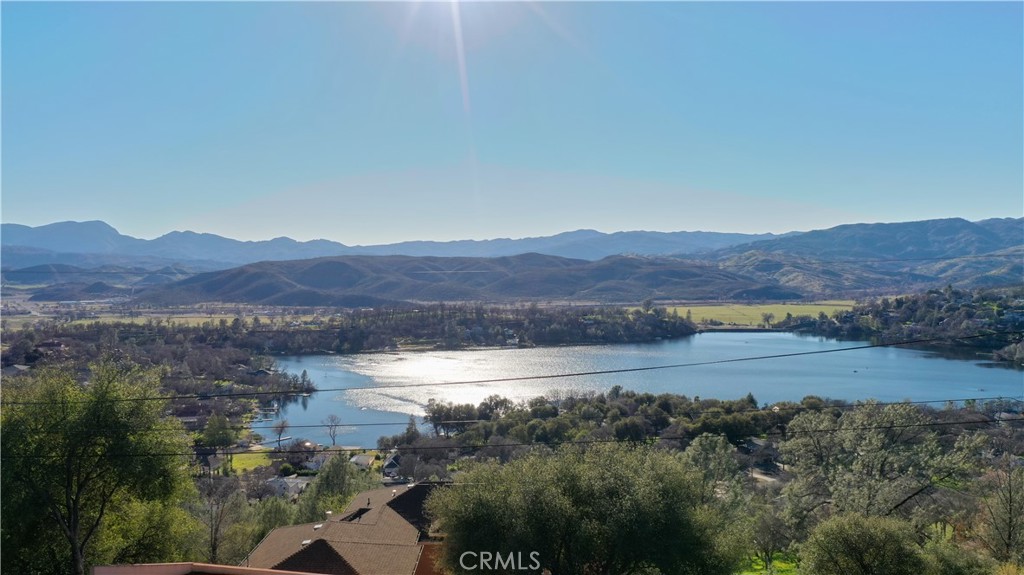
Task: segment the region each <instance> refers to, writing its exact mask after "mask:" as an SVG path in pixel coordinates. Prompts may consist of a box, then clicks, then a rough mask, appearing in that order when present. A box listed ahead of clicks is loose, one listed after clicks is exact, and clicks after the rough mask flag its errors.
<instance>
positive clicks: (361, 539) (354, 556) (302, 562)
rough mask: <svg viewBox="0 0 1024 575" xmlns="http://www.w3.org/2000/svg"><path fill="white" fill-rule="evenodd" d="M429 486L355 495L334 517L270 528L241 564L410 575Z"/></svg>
mask: <svg viewBox="0 0 1024 575" xmlns="http://www.w3.org/2000/svg"><path fill="white" fill-rule="evenodd" d="M433 487H434V484H429V483H424V484H416V485H412V486H405V485H402V486H398V487H386V488H382V489H374V490H371V491H365V492H363V493H360V494H359V495H357V496H356V497H355V498H354V499H353V500H352V502H351V503H350V504H349V506H348V508H346V509H345V511H344V512H343V513H342V514H341V516H340V517H339V518H332V519H330V520H324V521H323V522H321V523H316V524H313V523H307V524H304V525H291V526H288V527H279V528H277V529H275V530H273V531H271V532H270V534H268V535H267V536H266V538H264V539H263V541H262V542H260V544H259V545H258V546H257V547H256V549H254V550H253V551H252V553H250V554H249V558H248V561H247V565H248V566H251V567H270V568H281V569H292V570H296V571H309V572H312V573H328V574H332V575H350V574H351V575H405V574H408V575H412V574H413V573H414V572H415V571H416V570H417V564H418V562H419V559H420V553H421V547H420V545H419V542H420V540H421V539H423V538H425V532H426V528H427V520H426V519H425V517H424V514H423V503H424V502H425V501H426V497H427V495H428V494H429V493H430V491H431V490H432V489H433ZM334 557H336V559H335V558H334ZM332 569H333V570H332ZM345 569H349V570H345Z"/></svg>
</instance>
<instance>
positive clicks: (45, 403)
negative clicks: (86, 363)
mask: <svg viewBox="0 0 1024 575" xmlns="http://www.w3.org/2000/svg"><path fill="white" fill-rule="evenodd" d="M75 373H76V372H75V371H74V369H72V368H71V367H64V368H51V369H46V370H43V371H41V372H40V373H39V374H37V375H35V376H33V377H25V378H18V379H17V380H16V381H11V382H6V381H5V382H4V386H3V389H2V393H3V401H4V404H5V405H4V409H3V414H2V422H3V434H2V439H0V440H2V453H3V465H2V467H0V473H2V489H3V493H4V506H3V511H2V517H3V518H2V521H3V529H2V532H3V548H4V570H5V571H7V570H8V569H12V570H19V569H18V567H17V566H18V565H19V564H24V563H26V562H27V563H32V562H33V561H40V559H39V557H28V556H29V555H33V554H35V553H36V552H37V550H39V549H40V547H39V546H38V545H37V544H36V543H34V542H35V541H42V540H45V541H48V542H51V543H47V544H46V545H45V547H44V548H43V552H44V553H46V554H47V556H48V558H49V559H54V560H56V559H59V560H61V561H64V562H65V565H67V566H68V569H67V571H70V572H71V573H74V574H76V575H84V574H85V573H86V572H87V569H88V564H89V563H91V562H92V560H93V559H95V558H97V555H96V554H97V553H98V551H97V549H98V541H99V539H101V538H102V537H103V532H104V529H105V528H106V527H110V524H111V523H113V522H116V517H114V516H116V513H117V512H118V511H119V510H122V509H126V508H128V507H130V506H133V505H137V504H148V503H159V502H165V501H174V500H177V499H178V498H180V497H181V496H182V494H183V492H184V491H185V489H187V486H188V485H189V481H188V478H187V475H186V473H185V470H186V469H187V466H188V465H187V464H188V459H187V457H188V455H187V454H188V443H187V441H186V436H185V433H184V430H183V429H182V428H181V426H180V424H178V423H177V421H176V420H174V419H173V418H167V417H164V416H163V410H164V402H163V401H159V400H156V399H155V398H156V397H157V395H158V389H159V377H160V374H159V372H158V371H157V370H143V369H140V368H138V367H137V366H134V365H129V364H125V363H120V362H115V361H111V360H107V361H103V362H101V363H98V364H94V365H92V366H91V372H90V374H89V381H88V383H86V384H82V383H79V382H78V381H76V379H75ZM152 509H156V508H155V507H154V508H152ZM112 513H113V514H114V516H112ZM110 531H111V532H113V531H115V530H114V529H110ZM56 540H62V541H63V545H62V546H59V547H58V546H57V545H56V543H55V541H56ZM107 543H111V541H107ZM112 544H113V545H114V546H117V542H116V541H113V542H112ZM119 551H120V550H119V549H114V550H105V553H106V555H105V557H112V556H116V555H117V554H118V553H119ZM100 558H101V559H102V558H104V557H100ZM43 561H45V559H43ZM50 568H51V569H53V567H52V566H51V567H50ZM67 571H66V572H67Z"/></svg>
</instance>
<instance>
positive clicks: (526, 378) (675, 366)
mask: <svg viewBox="0 0 1024 575" xmlns="http://www.w3.org/2000/svg"><path fill="white" fill-rule="evenodd" d="M1020 334H1024V331H1020V330H1017V331H1002V332H989V333H979V334H974V335H967V336H943V337H932V338H923V339H913V340H902V341H895V342H888V343H873V344H868V345H859V346H852V347H841V348H836V349H820V350H814V351H800V352H793V353H780V354H771V355H758V356H748V357H737V358H731V359H717V360H710V361H699V362H692V363H677V364H670V365H655V366H649V367H630V368H622V369H605V370H593V371H580V372H571V373H556V374H540V375H527V376H514V377H499V378H491V379H476V380H467V381H448V382H432V383H401V384H391V385H379V386H378V385H367V386H354V387H337V388H327V389H314V390H309V391H304V390H277V391H245V392H228V393H197V394H182V395H167V396H148V397H125V398H117V399H111V400H110V401H167V400H171V399H198V400H209V399H217V398H221V397H254V396H267V395H269V396H277V395H281V396H284V395H303V394H312V393H328V392H341V391H380V390H384V389H401V388H406V389H407V388H416V387H441V386H455V385H484V384H491V383H508V382H514V381H533V380H545V379H564V378H569V377H586V376H593V375H609V374H618V373H637V372H644V371H655V370H663V369H679V368H687V367H700V366H707V365H721V364H727V363H739V362H747V361H762V360H767V359H781V358H789V357H802V356H809V355H823V354H828V353H840V352H848V351H856V350H863V349H873V348H880V347H897V346H903V345H921V344H927V343H937V342H940V341H952V340H967V339H978V338H983V337H993V336H1004V335H1020ZM88 401H89V400H79V401H77V402H78V403H86V402H88ZM52 403H54V402H49V401H36V402H32V401H4V402H0V404H2V405H49V404H52Z"/></svg>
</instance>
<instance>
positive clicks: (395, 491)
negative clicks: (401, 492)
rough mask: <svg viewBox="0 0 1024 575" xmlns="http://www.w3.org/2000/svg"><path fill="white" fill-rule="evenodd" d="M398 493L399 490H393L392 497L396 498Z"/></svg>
mask: <svg viewBox="0 0 1024 575" xmlns="http://www.w3.org/2000/svg"><path fill="white" fill-rule="evenodd" d="M396 493H398V490H397V489H392V490H391V496H392V497H394V496H395V494H396Z"/></svg>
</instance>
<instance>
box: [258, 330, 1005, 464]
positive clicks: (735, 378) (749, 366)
mask: <svg viewBox="0 0 1024 575" xmlns="http://www.w3.org/2000/svg"><path fill="white" fill-rule="evenodd" d="M862 345H865V344H864V343H861V342H850V341H836V340H830V339H826V338H820V337H810V336H801V335H796V334H791V333H765V332H760V333H758V332H753V333H751V332H747V333H728V332H715V333H702V334H697V335H694V336H690V337H687V338H681V339H675V340H668V341H661V342H655V343H648V344H623V345H603V346H573V347H557V348H532V349H484V350H469V351H428V352H395V353H374V354H360V355H345V356H339V355H330V356H294V357H291V356H289V357H280V358H277V364H278V368H279V369H283V370H285V371H288V372H290V373H295V374H300V373H301V372H302V371H303V370H306V373H307V374H308V376H309V377H310V379H312V380H313V382H314V383H315V384H316V386H317V388H318V389H320V390H325V391H320V392H317V393H314V394H312V395H311V396H310V397H304V398H301V399H300V400H299V401H297V402H295V403H290V404H287V405H285V406H283V407H282V409H281V411H280V413H279V414H278V416H277V418H276V419H287V420H288V422H289V424H290V425H291V427H290V428H289V430H288V431H287V432H286V435H291V436H293V437H302V438H305V439H309V440H312V441H315V442H318V443H324V444H330V438H329V437H328V435H327V432H326V430H325V429H324V428H323V426H321V425H320V422H321V421H322V420H323V419H324V418H326V417H327V416H328V415H330V414H335V415H337V416H339V417H340V418H341V419H342V421H343V422H344V423H346V424H356V425H355V426H348V427H344V428H342V429H341V432H340V433H339V435H338V445H346V446H360V447H375V446H376V442H377V438H378V437H379V436H381V435H393V434H396V433H399V432H400V431H402V430H403V429H404V427H405V426H406V425H407V423H408V419H409V415H410V414H411V415H416V416H419V415H422V414H423V406H424V405H426V403H427V401H428V400H429V399H431V398H436V399H438V400H441V401H451V402H454V403H473V404H477V403H479V402H480V401H481V400H482V399H484V398H485V397H487V396H489V395H492V394H497V395H502V396H505V397H508V398H510V399H513V400H520V399H528V398H531V397H536V396H538V395H545V394H552V393H565V392H586V391H596V392H604V391H607V390H608V389H610V388H611V387H612V386H615V385H621V386H622V387H623V388H624V389H627V390H634V391H638V392H651V393H656V394H657V393H678V394H683V395H687V396H690V397H693V396H700V397H705V398H709V397H714V398H719V399H737V398H741V397H743V396H745V395H746V394H747V393H753V394H754V397H756V398H757V400H758V402H760V403H762V404H763V403H773V402H776V401H783V400H791V401H799V400H800V399H801V398H803V397H804V396H806V395H819V396H825V397H832V398H838V399H846V400H858V399H869V398H874V399H878V400H880V401H901V400H904V399H911V400H914V401H937V400H947V399H966V398H973V397H997V396H1013V397H1017V398H1020V397H1022V396H1024V372H1022V371H1019V370H1015V369H1011V368H1008V367H1005V366H1003V365H999V364H994V363H992V362H989V361H985V360H982V359H979V360H977V361H971V360H964V359H950V358H947V357H943V356H942V355H940V354H936V353H932V352H926V351H920V350H913V349H902V348H870V349H858V350H851V351H842V352H834V353H820V354H815V355H803V356H796V357H783V358H773V359H760V360H756V361H743V362H734V363H718V364H713V365H699V366H689V367H674V368H669V369H648V370H645V371H632V372H623V373H611V374H598V375H584V376H571V377H558V378H546V379H533V380H522V381H505V382H493V383H471V384H465V385H434V384H440V383H445V382H464V381H480V380H493V379H503V378H513V377H526V376H547V375H558V374H573V373H581V372H595V371H607V370H622V369H640V368H653V367H659V366H669V365H678V364H692V363H705V362H713V361H722V360H730V359H737V358H747V357H756V356H766V355H780V354H792V353H805V352H822V351H827V350H838V349H843V348H850V347H858V346H862ZM408 384H414V385H417V386H418V387H391V388H388V387H387V386H398V385H408ZM271 425H272V422H267V421H264V422H262V423H258V424H256V425H255V426H254V429H255V430H256V431H257V432H259V433H261V434H262V435H264V436H265V437H268V438H269V437H273V433H272V432H271V431H270V426H271ZM302 426H306V427H302Z"/></svg>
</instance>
